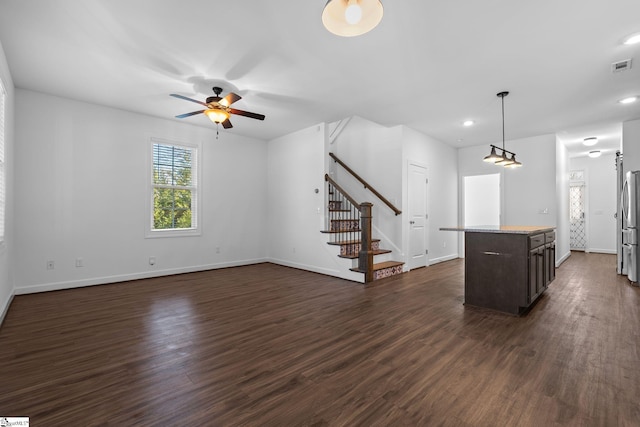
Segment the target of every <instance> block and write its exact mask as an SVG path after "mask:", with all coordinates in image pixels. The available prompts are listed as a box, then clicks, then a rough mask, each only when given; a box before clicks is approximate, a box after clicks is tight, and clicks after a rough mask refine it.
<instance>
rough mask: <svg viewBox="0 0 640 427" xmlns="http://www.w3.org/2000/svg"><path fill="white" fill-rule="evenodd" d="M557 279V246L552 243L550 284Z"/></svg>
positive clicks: (550, 250)
mask: <svg viewBox="0 0 640 427" xmlns="http://www.w3.org/2000/svg"><path fill="white" fill-rule="evenodd" d="M555 278H556V244H555V243H552V244H551V247H550V248H549V283H551V282H553V279H555Z"/></svg>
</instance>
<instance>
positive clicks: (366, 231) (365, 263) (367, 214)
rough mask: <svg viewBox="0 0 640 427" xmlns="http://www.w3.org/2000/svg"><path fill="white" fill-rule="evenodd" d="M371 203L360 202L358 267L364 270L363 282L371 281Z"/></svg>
mask: <svg viewBox="0 0 640 427" xmlns="http://www.w3.org/2000/svg"><path fill="white" fill-rule="evenodd" d="M372 206H373V204H371V203H369V202H364V203H362V204H360V253H359V254H358V269H359V270H360V271H364V281H365V283H368V282H373V252H372V251H371V207H372Z"/></svg>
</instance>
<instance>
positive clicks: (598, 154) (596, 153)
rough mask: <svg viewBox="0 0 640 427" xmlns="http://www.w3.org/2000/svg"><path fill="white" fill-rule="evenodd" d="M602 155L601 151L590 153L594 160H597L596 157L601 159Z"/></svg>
mask: <svg viewBox="0 0 640 427" xmlns="http://www.w3.org/2000/svg"><path fill="white" fill-rule="evenodd" d="M600 154H602V153H601V152H600V151H599V150H596V151H589V157H591V158H592V159H595V158H596V157H600Z"/></svg>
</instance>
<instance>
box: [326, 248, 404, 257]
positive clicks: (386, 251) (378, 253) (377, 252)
mask: <svg viewBox="0 0 640 427" xmlns="http://www.w3.org/2000/svg"><path fill="white" fill-rule="evenodd" d="M371 252H373V254H374V255H382V254H390V253H391V252H392V251H390V250H389V249H376V250H373V251H371ZM338 256H339V257H340V258H348V259H356V258H358V255H338Z"/></svg>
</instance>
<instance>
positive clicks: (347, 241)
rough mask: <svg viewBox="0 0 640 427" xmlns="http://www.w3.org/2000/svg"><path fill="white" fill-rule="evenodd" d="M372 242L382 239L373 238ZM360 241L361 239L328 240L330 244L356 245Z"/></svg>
mask: <svg viewBox="0 0 640 427" xmlns="http://www.w3.org/2000/svg"><path fill="white" fill-rule="evenodd" d="M371 241H372V242H379V241H380V239H371ZM358 243H360V240H340V241H338V242H327V244H329V245H338V246H339V245H355V244H358Z"/></svg>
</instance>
